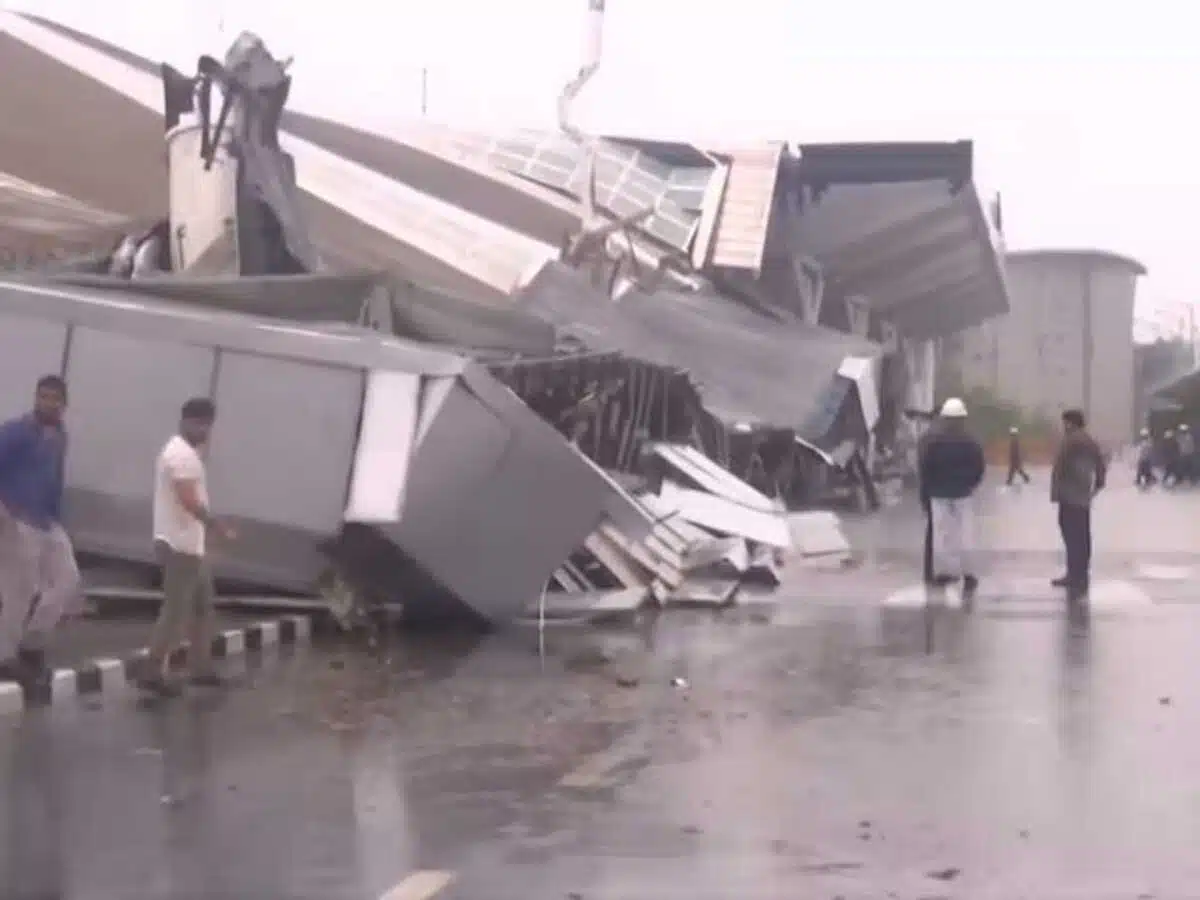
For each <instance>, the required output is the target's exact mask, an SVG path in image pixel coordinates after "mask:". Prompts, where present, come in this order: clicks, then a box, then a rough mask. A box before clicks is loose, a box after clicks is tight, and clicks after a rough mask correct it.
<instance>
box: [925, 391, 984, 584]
mask: <svg viewBox="0 0 1200 900" xmlns="http://www.w3.org/2000/svg"><path fill="white" fill-rule="evenodd" d="M966 419H967V407H966V404H965V403H963V402H962V400H960V399H959V398H957V397H951V398H950V399H949V400H947V401H946V402H945V403H944V404H943V405H942V413H941V422H940V424H939V426H938V428H937V430H936V431H934V432H933V433H932V434H931V435H930V436H929V438H928V439H927V440H926V441H925V444H924V448H923V452H922V453H921V462H920V470H921V500H922V502H923V503H924V504H925V505H926V508H927V509H928V510H929V524H930V528H929V530H928V531H927V535H929V536H930V537H931V538H932V541H931V546H930V556H931V557H932V560H931V562H932V572H931V573H930V574H931V575H932V578H931V579H928V580H930V581H932V583H934V584H936V585H947V584H950V583H952V582H954V581H957V580H959V579H960V578H961V579H962V581H963V590H964V591H966V592H967V593H974V591H975V589H976V588H977V587H978V586H979V578H978V572H977V571H976V569H975V560H974V559H973V551H974V546H973V544H974V532H975V509H974V504H973V499H972V498H973V495H974V493H975V490H976V488H978V487H979V485H980V483H981V482H982V481H983V476H984V472H985V471H986V468H987V464H986V462H985V461H984V455H983V447H982V446H980V444H979V441H977V440H975V439H974V438H973V437H971V435H970V434H968V433H967V429H966Z"/></svg>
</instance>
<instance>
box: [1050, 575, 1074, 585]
mask: <svg viewBox="0 0 1200 900" xmlns="http://www.w3.org/2000/svg"><path fill="white" fill-rule="evenodd" d="M1050 585H1051V586H1052V587H1061V588H1065V587H1070V586H1071V578H1070V576H1069V575H1060V576H1059V577H1058V578H1055V579H1054V580H1053V581H1051V582H1050Z"/></svg>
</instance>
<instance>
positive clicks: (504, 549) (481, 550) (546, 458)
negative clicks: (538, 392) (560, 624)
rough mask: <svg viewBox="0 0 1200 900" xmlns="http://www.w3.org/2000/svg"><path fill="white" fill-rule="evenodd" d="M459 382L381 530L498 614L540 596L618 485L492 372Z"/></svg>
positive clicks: (500, 617) (452, 586) (488, 614)
mask: <svg viewBox="0 0 1200 900" xmlns="http://www.w3.org/2000/svg"><path fill="white" fill-rule="evenodd" d="M471 382H472V385H471V388H470V389H468V388H467V387H465V386H463V385H462V384H461V383H460V385H459V386H458V387H456V388H455V390H454V391H453V392H452V393H451V394H450V396H449V397H448V398H447V400H446V402H445V404H444V405H443V406H442V409H441V411H440V412H439V415H438V416H437V418H436V419H435V420H434V422H433V425H432V427H431V428H430V430H429V433H428V434H427V435H426V437H425V438H424V440H423V441H422V442H421V445H420V447H419V448H418V450H417V453H416V456H415V457H414V460H413V471H412V474H411V476H410V479H409V485H408V496H407V499H406V501H405V512H404V519H403V521H402V522H401V523H400V525H399V526H397V527H396V528H387V529H385V532H386V533H387V534H388V535H389V536H391V537H392V539H393V540H394V541H395V543H396V544H397V545H398V546H400V547H402V548H403V549H404V551H405V552H406V553H407V554H408V555H409V556H410V557H411V558H412V559H414V560H415V561H417V562H418V563H419V564H420V565H421V567H422V568H423V569H424V570H425V571H426V572H428V573H429V574H430V575H432V576H433V577H434V578H435V579H436V580H437V581H438V582H440V583H441V584H442V585H444V586H445V587H446V588H448V589H449V590H450V591H451V592H452V593H453V594H454V595H456V596H457V597H458V598H459V599H460V600H461V601H463V602H465V603H466V604H468V605H469V606H471V607H472V608H474V609H475V611H476V612H477V613H479V614H480V615H482V616H483V617H484V618H486V619H489V620H491V621H493V622H498V623H502V622H506V621H511V620H512V619H514V618H515V617H517V616H519V615H522V614H523V613H525V612H526V611H527V610H528V608H529V607H530V606H531V605H532V604H534V603H535V602H536V601H537V598H538V595H539V593H540V592H541V590H542V589H543V587H544V586H545V584H546V581H547V580H548V579H549V578H550V576H551V575H552V574H553V573H554V571H555V569H557V568H558V567H559V566H560V565H562V561H563V560H564V559H566V558H567V557H568V556H569V555H570V554H571V553H572V551H574V550H575V549H576V548H577V547H579V546H580V545H581V544H582V543H583V541H584V539H585V538H586V537H587V536H588V535H589V534H590V533H591V532H592V531H594V530H595V528H596V526H597V525H598V524H599V523H600V520H601V519H602V517H603V507H604V503H605V502H606V499H607V496H608V495H609V493H610V491H611V490H612V488H611V487H610V486H609V484H608V482H607V481H606V480H605V479H604V478H602V477H601V476H600V475H599V474H598V473H597V472H596V471H595V470H594V469H593V467H591V466H590V465H588V464H587V463H586V461H585V460H583V458H582V457H581V456H580V455H579V453H578V451H576V450H575V449H574V448H573V447H571V446H570V445H569V444H567V443H566V442H565V441H563V440H562V438H561V436H560V435H558V434H557V432H555V431H554V430H553V429H552V428H550V426H549V425H547V424H546V423H545V422H543V421H541V420H540V419H538V418H537V417H536V416H534V415H533V413H531V412H530V411H529V409H528V408H527V407H525V406H524V404H522V403H521V402H520V401H519V400H518V399H517V398H516V396H515V395H513V394H512V393H511V392H510V391H508V390H507V388H505V387H503V386H502V385H500V384H499V383H498V382H495V381H494V380H492V379H490V378H472V379H471Z"/></svg>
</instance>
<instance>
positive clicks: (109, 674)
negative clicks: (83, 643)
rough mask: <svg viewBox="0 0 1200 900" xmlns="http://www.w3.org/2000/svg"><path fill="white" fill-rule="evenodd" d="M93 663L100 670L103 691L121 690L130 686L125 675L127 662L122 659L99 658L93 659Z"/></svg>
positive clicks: (101, 689)
mask: <svg viewBox="0 0 1200 900" xmlns="http://www.w3.org/2000/svg"><path fill="white" fill-rule="evenodd" d="M92 664H93V665H94V666H95V667H96V668H97V669H98V670H99V672H100V691H101V693H107V692H108V691H115V690H121V689H123V688H126V687H128V686H129V679H127V678H126V677H125V663H123V662H121V660H119V659H97V660H93V661H92Z"/></svg>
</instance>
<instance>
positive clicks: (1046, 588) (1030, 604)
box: [882, 578, 1154, 612]
mask: <svg viewBox="0 0 1200 900" xmlns="http://www.w3.org/2000/svg"><path fill="white" fill-rule="evenodd" d="M1065 601H1066V593H1065V592H1064V591H1063V590H1062V589H1061V588H1056V587H1053V586H1052V585H1051V584H1050V581H1049V579H1048V578H1000V579H996V580H991V579H988V578H984V579H983V582H982V585H981V587H980V591H979V594H978V595H977V597H976V606H977V608H980V609H984V608H989V609H1004V610H1008V611H1010V612H1013V611H1017V610H1032V609H1034V608H1041V607H1044V606H1046V605H1047V604H1062V603H1065ZM882 605H883V606H886V607H890V608H895V609H922V608H924V607H926V606H938V607H946V608H949V609H960V608H962V606H963V596H962V588H961V586H960V585H950V586H949V587H948V588H946V589H945V590H939V589H936V588H927V587H926V586H925V585H923V584H916V585H911V586H909V587H903V588H900V589H899V590H897V591H893V592H892V593H890V594H888V595H887V596H886V597H884V598H883V601H882ZM1153 605H1154V601H1153V599H1152V598H1151V597H1150V594H1149V593H1147V592H1146V591H1145V590H1144V589H1143V588H1141V587H1139V586H1138V585H1136V584H1134V583H1133V582H1129V581H1096V582H1094V583H1093V584H1092V588H1091V591H1089V593H1088V606H1089V607H1090V608H1092V609H1094V610H1121V609H1131V608H1138V607H1151V606H1153Z"/></svg>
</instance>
